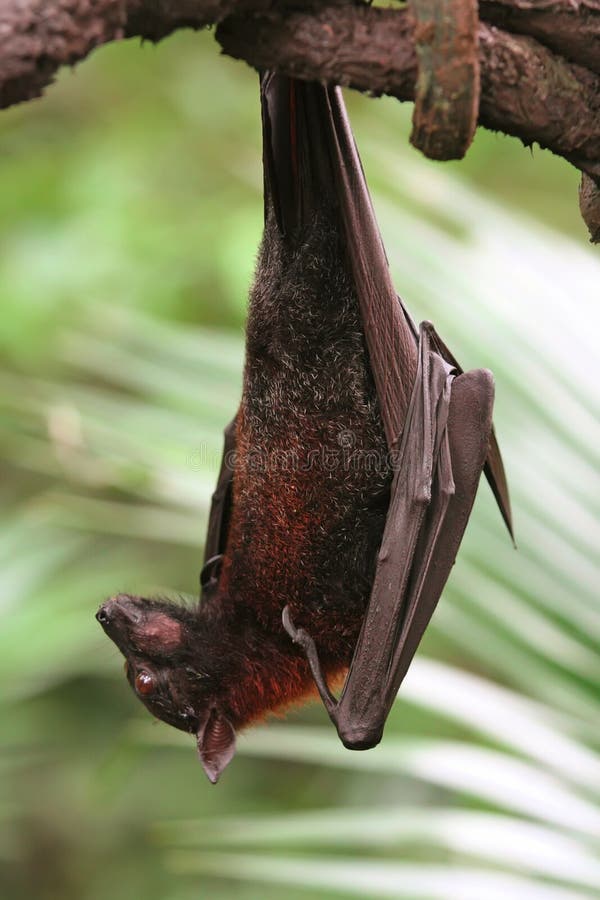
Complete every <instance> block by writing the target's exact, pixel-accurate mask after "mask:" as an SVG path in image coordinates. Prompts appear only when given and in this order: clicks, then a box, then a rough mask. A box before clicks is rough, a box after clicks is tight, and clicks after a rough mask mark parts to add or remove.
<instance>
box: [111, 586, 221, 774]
mask: <svg viewBox="0 0 600 900" xmlns="http://www.w3.org/2000/svg"><path fill="white" fill-rule="evenodd" d="M96 618H97V619H98V621H99V622H100V624H101V625H102V628H103V629H104V631H105V632H106V634H107V635H108V637H109V638H111V640H112V641H114V643H115V644H116V645H117V647H118V648H119V650H120V651H121V653H122V654H123V656H124V657H125V672H126V675H127V680H128V681H129V684H130V685H131V687H132V688H133V690H134V692H135V693H136V695H137V696H138V697H139V699H140V700H141V701H142V703H143V704H144V706H145V707H146V708H147V709H148V710H149V711H150V712H151V713H152V715H153V716H156V718H158V719H162V721H163V722H167V723H168V724H169V725H173V726H174V727H175V728H179V729H181V730H182V731H188V732H190V733H191V734H195V735H196V740H197V743H198V752H199V754H200V760H201V762H202V765H203V767H204V770H205V772H206V774H207V775H208V777H209V778H210V780H211V781H212V782H213V783H214V782H216V781H217V779H218V777H219V775H220V774H221V772H222V771H223V769H224V768H225V766H226V765H227V764H228V763H229V761H230V760H231V758H232V757H233V754H234V752H235V732H234V729H233V726H232V725H231V722H230V721H229V719H228V717H227V715H226V713H225V711H223V710H222V709H220V707H219V703H218V701H216V700H215V697H216V696H217V695H218V685H217V684H216V682H215V678H214V677H213V676H211V674H210V672H209V669H210V668H211V665H210V656H211V653H210V651H208V652H207V653H206V654H202V645H203V641H202V636H201V635H199V634H198V631H197V616H196V614H195V613H194V612H193V611H192V610H189V609H186V608H185V607H183V606H178V605H177V604H175V603H168V602H165V601H159V600H148V599H146V598H143V597H132V596H130V595H128V594H119V595H117V596H116V597H111V598H110V599H109V600H106V601H105V602H104V603H103V604H102V606H101V607H100V609H99V610H98V612H97V614H96ZM207 650H208V648H207ZM203 655H206V656H207V657H208V658H207V659H206V660H204V662H205V663H208V664H207V665H203V664H202V659H201V657H202V656H203Z"/></svg>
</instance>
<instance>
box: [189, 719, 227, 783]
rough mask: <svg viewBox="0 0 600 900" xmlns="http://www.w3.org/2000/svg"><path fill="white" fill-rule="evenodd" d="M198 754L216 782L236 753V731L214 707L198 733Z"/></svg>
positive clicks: (207, 772)
mask: <svg viewBox="0 0 600 900" xmlns="http://www.w3.org/2000/svg"><path fill="white" fill-rule="evenodd" d="M196 737H197V742H198V755H199V756H200V762H201V763H202V767H203V769H204V771H205V772H206V774H207V775H208V778H209V780H210V781H212V783H213V784H216V783H217V781H218V780H219V776H220V774H221V772H222V771H223V770H224V769H225V767H226V766H227V765H229V763H230V762H231V760H232V759H233V756H234V754H235V731H234V729H233V725H232V724H231V722H230V721H229V719H228V718H227V716H224V715H223V714H222V713H220V712H219V711H218V710H217V709H215V708H214V707H213V709H211V711H210V713H209V715H208V718H207V719H206V720H205V722H204V723H203V724H202V725H201V726H200V730H199V731H198V734H197V736H196Z"/></svg>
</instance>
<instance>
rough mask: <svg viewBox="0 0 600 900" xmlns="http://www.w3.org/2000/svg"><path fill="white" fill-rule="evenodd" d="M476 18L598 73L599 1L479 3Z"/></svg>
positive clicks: (500, 0) (489, 0)
mask: <svg viewBox="0 0 600 900" xmlns="http://www.w3.org/2000/svg"><path fill="white" fill-rule="evenodd" d="M479 15H480V16H481V18H482V19H485V21H486V22H490V23H491V24H492V25H498V26H499V27H500V28H503V29H505V30H507V31H515V32H517V33H520V34H528V35H530V36H531V37H534V38H536V39H537V40H538V41H540V42H541V43H542V44H545V45H546V46H547V47H550V49H551V50H554V51H555V52H556V53H559V54H560V55H561V56H565V57H566V58H567V59H570V60H574V61H575V62H577V63H579V65H580V66H585V67H586V68H588V69H591V70H592V72H596V73H598V74H600V0H479Z"/></svg>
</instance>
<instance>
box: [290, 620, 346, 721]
mask: <svg viewBox="0 0 600 900" xmlns="http://www.w3.org/2000/svg"><path fill="white" fill-rule="evenodd" d="M281 621H282V622H283V627H284V628H285V630H286V631H287V633H288V634H289V636H290V637H291V639H292V641H293V642H294V644H298V646H299V647H302V649H303V650H304V652H305V654H306V658H307V660H308V664H309V666H310V670H311V672H312V675H313V678H314V679H315V684H316V685H317V688H318V689H319V694H320V695H321V700H322V701H323V703H324V704H325V709H326V710H327V712H328V713H329V715H330V716H331V718H332V719H333V721H334V722H335V718H334V716H335V709H336V707H337V700H336V698H335V697H334V696H333V694H332V693H331V691H330V690H329V687H328V685H327V681H326V679H325V675H324V673H323V669H322V668H321V663H320V661H319V654H318V653H317V646H316V644H315V642H314V640H313V639H312V638H311V636H310V634H309V633H308V632H307V631H305V630H304V628H296V626H295V625H294V623H293V622H292V618H291V616H290V608H289V606H286V607H284V610H283V612H282V614H281Z"/></svg>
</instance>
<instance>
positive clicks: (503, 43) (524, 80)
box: [217, 7, 600, 173]
mask: <svg viewBox="0 0 600 900" xmlns="http://www.w3.org/2000/svg"><path fill="white" fill-rule="evenodd" d="M217 40H218V41H219V42H220V44H221V45H222V47H223V49H224V50H225V52H226V53H228V54H229V55H230V56H235V57H237V58H239V59H245V60H247V61H248V62H249V63H250V64H251V65H253V66H255V67H257V68H277V69H281V70H282V71H283V72H286V73H287V74H289V75H295V76H297V77H300V78H305V79H307V80H319V79H320V80H324V81H328V82H336V83H338V84H345V85H348V86H350V87H353V88H356V89H358V90H360V91H368V92H371V93H374V94H391V95H392V96H394V97H397V98H398V99H400V100H412V99H413V98H414V89H415V80H416V68H417V61H416V55H415V52H414V41H413V24H412V22H411V20H410V17H409V16H408V14H407V13H406V12H403V11H396V10H390V9H380V8H375V7H371V8H369V7H353V8H346V9H344V10H343V11H342V10H340V9H335V10H332V9H330V8H328V7H324V8H322V9H321V10H320V11H319V12H318V13H316V14H314V15H306V14H305V13H291V14H290V13H288V14H283V15H280V14H275V13H271V14H270V15H269V16H251V15H241V16H231V17H229V18H227V19H225V20H224V21H223V22H222V23H221V25H220V26H219V27H218V29H217ZM479 52H480V62H481V105H480V112H479V121H480V123H481V124H482V125H485V126H486V127H488V128H491V129H493V130H496V131H504V132H505V133H506V134H511V135H514V136H515V137H518V138H520V139H521V140H522V141H523V142H524V143H525V144H527V145H529V144H532V143H533V142H534V141H537V142H538V143H539V144H540V146H542V147H547V148H549V149H550V150H552V151H553V152H554V153H557V154H558V155H560V156H564V157H566V158H568V159H569V161H571V162H574V163H575V164H576V165H579V166H580V167H581V168H584V169H586V171H590V172H592V173H595V171H596V168H595V167H596V163H597V162H599V161H600V77H598V76H597V75H596V74H594V73H592V72H590V71H588V70H587V69H583V68H582V67H581V66H577V65H574V64H570V63H567V62H566V61H565V60H563V59H561V58H560V57H556V56H555V55H554V54H553V53H552V52H551V51H549V50H547V49H546V48H545V47H543V46H542V45H541V44H539V43H538V42H537V41H535V40H533V39H532V38H529V37H524V36H517V35H512V34H508V33H507V32H503V31H500V30H499V29H497V28H494V27H491V26H489V25H484V24H481V23H480V25H479Z"/></svg>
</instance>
